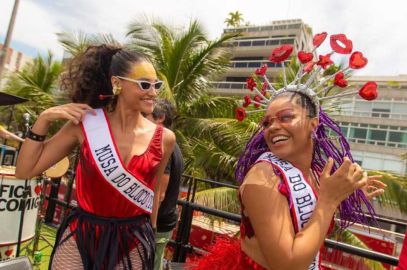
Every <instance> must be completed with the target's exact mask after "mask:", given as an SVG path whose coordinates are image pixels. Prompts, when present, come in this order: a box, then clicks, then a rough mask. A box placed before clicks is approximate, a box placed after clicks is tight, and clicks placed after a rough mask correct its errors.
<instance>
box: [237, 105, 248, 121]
mask: <svg viewBox="0 0 407 270" xmlns="http://www.w3.org/2000/svg"><path fill="white" fill-rule="evenodd" d="M235 113H236V119H237V120H239V121H243V120H244V119H245V118H246V111H245V110H244V109H243V108H240V107H239V108H236V111H235Z"/></svg>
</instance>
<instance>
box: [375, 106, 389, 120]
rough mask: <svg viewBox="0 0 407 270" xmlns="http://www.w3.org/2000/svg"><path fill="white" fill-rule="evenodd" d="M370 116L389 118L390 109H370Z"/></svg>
mask: <svg viewBox="0 0 407 270" xmlns="http://www.w3.org/2000/svg"><path fill="white" fill-rule="evenodd" d="M372 117H381V118H389V117H390V109H378V108H373V109H372Z"/></svg>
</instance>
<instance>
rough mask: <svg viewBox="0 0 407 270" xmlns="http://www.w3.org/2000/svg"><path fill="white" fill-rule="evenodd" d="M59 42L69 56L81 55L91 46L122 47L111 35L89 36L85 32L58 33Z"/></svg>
mask: <svg viewBox="0 0 407 270" xmlns="http://www.w3.org/2000/svg"><path fill="white" fill-rule="evenodd" d="M57 37H58V41H59V43H60V44H61V45H62V47H63V48H64V50H65V52H67V53H68V54H69V55H68V56H75V55H79V54H81V53H83V52H85V50H86V49H87V48H88V47H89V45H100V44H111V45H120V44H119V42H118V41H116V40H115V39H114V37H113V36H112V35H111V34H97V35H87V34H85V33H84V32H81V31H79V32H77V33H69V32H61V33H57Z"/></svg>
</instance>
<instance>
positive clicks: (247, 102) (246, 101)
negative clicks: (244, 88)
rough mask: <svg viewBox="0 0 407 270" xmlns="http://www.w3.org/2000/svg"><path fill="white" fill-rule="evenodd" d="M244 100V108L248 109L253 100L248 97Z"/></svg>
mask: <svg viewBox="0 0 407 270" xmlns="http://www.w3.org/2000/svg"><path fill="white" fill-rule="evenodd" d="M243 99H244V103H243V107H247V106H249V105H250V103H252V100H251V99H250V97H249V96H248V95H245V96H244V97H243Z"/></svg>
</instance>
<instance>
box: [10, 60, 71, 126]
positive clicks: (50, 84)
mask: <svg viewBox="0 0 407 270" xmlns="http://www.w3.org/2000/svg"><path fill="white" fill-rule="evenodd" d="M61 71H62V65H61V63H60V62H59V61H55V60H54V58H53V55H52V54H51V52H48V55H47V56H46V57H42V56H38V57H37V58H35V59H34V61H33V62H32V63H28V64H27V65H26V66H24V67H23V69H22V70H21V71H20V72H16V73H14V74H12V75H11V76H10V77H9V78H8V79H9V80H8V81H7V84H6V86H5V88H4V91H5V92H7V93H10V94H13V95H17V96H20V97H24V98H26V99H28V100H29V101H28V102H25V103H22V104H20V105H17V106H15V109H14V112H13V120H14V121H15V122H16V123H18V125H19V129H20V130H24V128H23V127H24V124H23V117H22V114H24V113H27V112H28V113H29V114H30V115H31V116H32V117H33V118H34V119H36V118H37V117H38V115H39V114H40V113H41V112H42V111H44V110H45V109H47V108H49V107H52V106H55V105H57V104H61V103H64V102H65V101H66V96H65V95H64V94H63V93H61V92H60V91H59V90H58V88H57V83H58V77H59V75H60V73H61ZM6 114H7V113H6ZM14 121H13V122H14Z"/></svg>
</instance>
